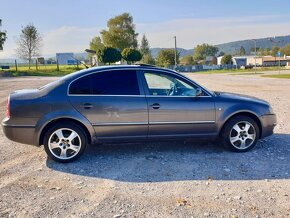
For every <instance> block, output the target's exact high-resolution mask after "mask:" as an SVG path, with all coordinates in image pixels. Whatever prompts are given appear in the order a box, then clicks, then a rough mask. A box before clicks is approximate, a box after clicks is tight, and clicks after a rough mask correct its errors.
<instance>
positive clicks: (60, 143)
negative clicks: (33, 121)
mask: <svg viewBox="0 0 290 218" xmlns="http://www.w3.org/2000/svg"><path fill="white" fill-rule="evenodd" d="M60 132H61V134H62V136H63V137H59V133H60ZM73 132H74V134H73V135H72V133H73ZM75 134H76V135H75ZM69 136H71V137H69ZM73 137H74V138H73ZM70 138H73V139H72V140H70ZM87 141H88V140H87V137H86V134H85V132H84V130H83V129H82V128H81V127H80V126H78V125H77V124H74V123H68V122H66V123H57V124H56V125H55V126H53V127H51V128H50V129H49V130H48V131H47V132H46V133H45V135H44V150H45V152H46V154H47V155H48V156H49V157H50V158H51V159H53V160H54V161H57V162H60V163H68V162H72V161H75V160H76V159H78V158H79V157H80V156H81V155H82V154H83V153H84V151H85V149H86V146H87Z"/></svg>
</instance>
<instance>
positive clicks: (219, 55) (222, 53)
mask: <svg viewBox="0 0 290 218" xmlns="http://www.w3.org/2000/svg"><path fill="white" fill-rule="evenodd" d="M225 54H226V53H224V52H223V51H221V52H220V53H219V54H218V57H221V56H224V55H225Z"/></svg>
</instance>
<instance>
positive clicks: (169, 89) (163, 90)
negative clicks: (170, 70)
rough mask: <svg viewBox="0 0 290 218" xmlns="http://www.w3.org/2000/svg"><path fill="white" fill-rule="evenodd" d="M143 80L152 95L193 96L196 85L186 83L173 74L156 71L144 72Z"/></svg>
mask: <svg viewBox="0 0 290 218" xmlns="http://www.w3.org/2000/svg"><path fill="white" fill-rule="evenodd" d="M144 76H145V80H146V82H147V86H148V89H149V93H150V95H154V96H195V95H196V90H197V87H195V86H193V85H191V84H188V83H187V82H185V81H183V80H180V79H178V78H176V77H174V76H171V75H168V74H163V73H157V72H145V73H144Z"/></svg>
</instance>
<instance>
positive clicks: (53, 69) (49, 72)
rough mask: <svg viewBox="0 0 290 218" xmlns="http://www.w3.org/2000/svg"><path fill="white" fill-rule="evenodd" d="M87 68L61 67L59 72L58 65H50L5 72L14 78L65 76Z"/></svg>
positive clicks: (22, 67)
mask: <svg viewBox="0 0 290 218" xmlns="http://www.w3.org/2000/svg"><path fill="white" fill-rule="evenodd" d="M84 68H85V67H84V66H82V65H79V67H77V66H72V65H60V66H59V70H57V66H56V65H48V66H38V69H36V67H35V66H31V68H30V69H29V68H28V66H19V67H18V68H17V71H16V68H15V67H11V68H10V69H9V70H5V72H10V73H11V74H12V75H13V76H16V77H17V76H64V75H67V74H70V73H73V72H76V71H78V70H81V69H84Z"/></svg>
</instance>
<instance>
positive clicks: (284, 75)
mask: <svg viewBox="0 0 290 218" xmlns="http://www.w3.org/2000/svg"><path fill="white" fill-rule="evenodd" d="M262 77H269V78H278V79H290V74H270V75H263V76H262Z"/></svg>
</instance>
